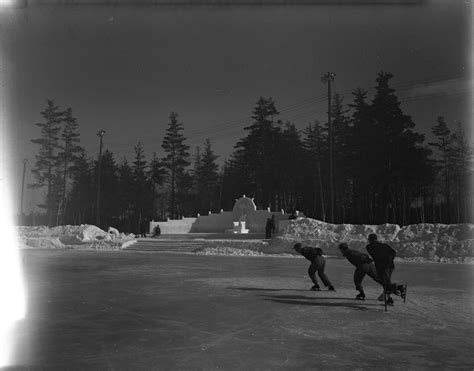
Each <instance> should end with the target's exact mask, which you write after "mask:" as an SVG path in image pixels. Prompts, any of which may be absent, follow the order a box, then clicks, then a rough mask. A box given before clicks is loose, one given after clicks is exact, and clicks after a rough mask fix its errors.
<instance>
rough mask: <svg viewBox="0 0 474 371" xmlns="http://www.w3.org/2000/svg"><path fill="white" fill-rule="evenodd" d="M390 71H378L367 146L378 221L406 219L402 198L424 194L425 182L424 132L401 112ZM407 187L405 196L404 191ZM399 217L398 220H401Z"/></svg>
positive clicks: (426, 176)
mask: <svg viewBox="0 0 474 371" xmlns="http://www.w3.org/2000/svg"><path fill="white" fill-rule="evenodd" d="M392 77H393V75H392V74H391V73H389V72H383V71H382V72H380V73H379V74H378V77H377V86H376V94H375V97H374V99H373V100H372V106H371V111H372V112H371V113H372V116H373V120H374V126H373V128H372V129H373V135H371V137H370V139H371V144H370V150H371V153H372V155H373V157H376V158H377V159H379V161H377V160H376V161H374V162H375V167H374V169H371V170H373V171H374V172H375V173H376V178H375V179H374V184H375V187H374V192H375V194H376V195H378V197H375V202H376V207H377V209H378V210H377V211H378V215H377V220H376V221H377V222H393V223H396V222H397V221H398V222H399V224H402V223H403V222H404V220H405V213H406V207H403V206H402V205H406V200H405V198H406V197H408V198H409V199H412V198H414V197H424V190H425V188H426V185H427V184H428V183H427V181H429V179H428V169H427V166H426V163H427V162H426V161H427V152H426V150H425V149H424V148H423V147H421V144H422V143H423V141H424V136H423V135H421V134H418V133H416V132H414V131H412V129H413V128H414V126H415V124H414V122H413V121H412V119H411V117H410V116H409V115H406V114H405V113H403V111H402V110H401V108H400V102H399V100H398V98H397V96H396V94H395V90H394V89H392V88H390V86H389V80H390V79H391V78H392ZM400 190H407V191H406V193H408V196H407V195H406V193H405V194H403V191H402V192H400ZM400 221H401V223H400Z"/></svg>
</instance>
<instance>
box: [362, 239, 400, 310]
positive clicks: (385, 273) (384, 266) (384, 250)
mask: <svg viewBox="0 0 474 371" xmlns="http://www.w3.org/2000/svg"><path fill="white" fill-rule="evenodd" d="M368 239H369V244H368V245H367V247H366V249H367V252H368V253H369V254H370V256H371V257H372V259H374V263H375V268H376V270H377V275H378V276H379V277H380V279H381V281H382V285H383V287H384V290H385V293H386V294H387V295H388V299H387V303H389V304H393V299H392V298H391V296H390V295H391V294H395V295H400V296H401V297H402V298H404V297H405V287H404V286H403V285H397V284H395V283H392V273H393V270H394V269H395V264H394V262H393V261H394V259H395V256H396V254H397V252H396V251H395V250H394V249H393V248H392V247H390V246H389V245H387V244H386V243H381V242H379V241H377V235H376V234H374V233H372V234H370V235H369V237H368Z"/></svg>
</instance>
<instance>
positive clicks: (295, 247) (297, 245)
mask: <svg viewBox="0 0 474 371" xmlns="http://www.w3.org/2000/svg"><path fill="white" fill-rule="evenodd" d="M300 247H301V244H300V243H299V242H298V243H295V245H294V246H293V248H294V249H299V248H300Z"/></svg>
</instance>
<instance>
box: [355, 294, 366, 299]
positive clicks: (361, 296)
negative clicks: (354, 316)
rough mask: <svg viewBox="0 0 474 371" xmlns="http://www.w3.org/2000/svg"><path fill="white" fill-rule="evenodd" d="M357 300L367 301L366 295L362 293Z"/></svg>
mask: <svg viewBox="0 0 474 371" xmlns="http://www.w3.org/2000/svg"><path fill="white" fill-rule="evenodd" d="M356 299H357V300H365V294H364V293H363V292H360V293H359V294H357V296H356Z"/></svg>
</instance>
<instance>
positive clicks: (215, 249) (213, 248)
mask: <svg viewBox="0 0 474 371" xmlns="http://www.w3.org/2000/svg"><path fill="white" fill-rule="evenodd" d="M267 246H268V242H267V241H262V240H235V239H228V240H223V239H221V240H205V241H204V244H203V246H202V247H201V248H199V250H197V251H196V254H200V255H238V256H260V255H264V254H265V253H264V251H265V250H266V249H267Z"/></svg>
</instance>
